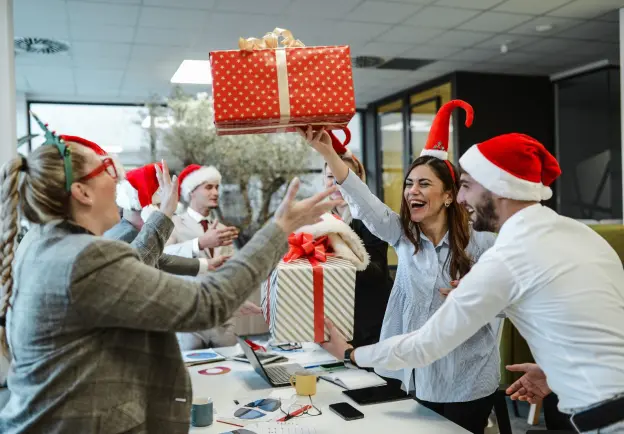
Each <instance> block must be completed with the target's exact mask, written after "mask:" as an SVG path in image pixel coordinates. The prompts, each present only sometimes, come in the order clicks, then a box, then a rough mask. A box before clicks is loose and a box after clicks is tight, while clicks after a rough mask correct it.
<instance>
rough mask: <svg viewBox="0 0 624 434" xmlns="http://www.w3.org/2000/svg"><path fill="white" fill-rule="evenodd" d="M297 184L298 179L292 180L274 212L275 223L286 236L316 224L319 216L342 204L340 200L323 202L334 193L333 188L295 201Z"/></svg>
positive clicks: (297, 189)
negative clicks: (303, 227) (302, 227)
mask: <svg viewBox="0 0 624 434" xmlns="http://www.w3.org/2000/svg"><path fill="white" fill-rule="evenodd" d="M299 184H300V181H299V178H295V179H293V180H292V182H291V183H290V185H289V186H288V191H286V196H285V197H284V199H283V200H282V203H281V204H280V206H279V207H278V208H277V211H275V223H276V224H277V225H278V226H279V227H281V228H282V230H283V231H284V232H286V233H287V234H290V233H291V232H294V231H296V230H297V229H299V228H300V227H301V226H305V225H311V224H314V223H318V222H319V221H320V220H321V219H320V217H321V215H323V214H325V213H326V212H329V211H330V210H331V209H333V208H334V207H336V206H340V205H342V204H343V203H344V201H342V200H327V201H326V200H325V199H327V198H328V197H329V196H330V195H331V194H332V193H334V192H336V190H337V188H336V187H335V186H334V187H331V188H328V189H327V190H325V191H323V192H321V193H317V194H315V195H314V196H312V197H309V198H307V199H304V200H300V201H296V200H295V197H296V195H297V191H299Z"/></svg>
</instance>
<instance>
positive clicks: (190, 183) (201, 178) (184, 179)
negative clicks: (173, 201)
mask: <svg viewBox="0 0 624 434" xmlns="http://www.w3.org/2000/svg"><path fill="white" fill-rule="evenodd" d="M178 181H179V184H178V193H179V194H180V198H181V199H183V200H184V201H185V202H187V203H188V202H189V201H190V200H191V192H192V191H193V190H195V189H196V188H197V187H199V186H200V185H201V184H203V183H204V182H214V183H216V184H220V183H221V173H219V171H218V170H217V168H216V167H214V166H200V165H199V164H191V165H189V166H187V167H185V168H184V170H182V172H180V176H179V177H178Z"/></svg>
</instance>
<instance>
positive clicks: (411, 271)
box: [302, 101, 500, 434]
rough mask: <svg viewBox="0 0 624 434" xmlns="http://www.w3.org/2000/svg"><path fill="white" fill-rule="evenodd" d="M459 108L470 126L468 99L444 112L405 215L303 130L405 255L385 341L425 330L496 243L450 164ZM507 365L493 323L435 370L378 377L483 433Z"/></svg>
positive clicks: (363, 211) (348, 194)
mask: <svg viewBox="0 0 624 434" xmlns="http://www.w3.org/2000/svg"><path fill="white" fill-rule="evenodd" d="M458 106H461V107H463V108H464V109H466V111H467V113H468V117H467V122H466V123H467V124H469V123H470V121H471V118H472V107H470V105H468V104H467V103H465V102H463V101H451V102H449V103H447V104H446V105H445V106H443V107H442V108H441V109H440V111H439V112H438V115H437V116H436V119H435V121H434V123H433V125H432V128H431V132H430V135H429V139H428V141H427V146H426V147H425V150H424V151H423V154H424V155H421V157H419V158H417V159H416V160H415V161H414V162H413V163H412V165H411V167H410V168H409V169H408V171H407V175H406V177H405V179H404V183H403V186H404V189H403V200H402V202H401V212H400V214H396V213H395V212H393V211H392V210H391V209H390V208H389V207H387V206H386V205H385V204H384V203H383V202H381V201H380V200H379V199H378V198H377V197H376V196H375V195H373V194H372V193H371V192H370V190H369V189H368V187H367V186H366V184H364V183H363V182H362V181H361V180H360V179H359V178H358V177H357V176H355V174H354V173H353V172H352V171H351V170H349V168H348V167H347V165H345V163H344V162H343V161H342V160H341V159H340V157H339V156H338V155H337V154H336V152H335V151H334V150H333V148H332V144H331V138H330V136H329V135H328V134H327V132H326V131H323V130H321V131H318V132H316V133H315V132H313V131H312V129H310V128H308V130H307V131H306V132H305V133H304V132H302V134H304V135H305V137H306V139H307V140H308V141H309V143H310V145H311V146H312V147H313V148H314V149H316V150H317V151H318V152H319V153H320V154H321V155H322V156H323V157H324V158H325V161H326V162H327V165H328V167H329V168H330V170H331V171H332V173H333V174H334V177H335V181H336V183H337V184H338V185H339V188H340V192H341V193H342V195H343V197H344V199H345V201H346V202H347V203H348V204H349V208H350V210H351V214H352V215H353V218H355V219H360V220H362V221H363V222H364V224H365V225H366V227H367V228H368V229H369V230H370V231H371V232H372V233H373V234H374V235H375V236H377V237H379V238H380V239H382V240H383V241H386V242H387V243H388V244H389V245H391V246H392V247H393V248H394V249H395V251H396V252H397V256H398V258H399V259H398V267H397V275H396V278H395V282H394V287H393V289H392V293H391V295H390V300H389V302H388V307H387V309H386V314H385V317H384V322H383V326H382V331H381V340H384V339H388V338H390V337H392V336H396V335H400V334H404V333H409V332H412V331H415V330H417V329H419V328H420V327H421V326H422V325H423V324H424V323H425V322H426V321H427V319H428V318H429V317H431V316H432V315H433V314H434V313H435V312H436V310H437V309H438V308H439V307H440V306H441V305H442V303H443V302H444V298H445V295H444V294H445V293H446V292H447V289H448V288H451V287H452V282H454V281H455V280H458V279H461V278H462V277H463V276H464V275H465V274H466V273H468V271H469V270H470V267H471V266H472V264H473V263H474V262H476V261H477V260H478V258H479V256H480V255H481V254H482V253H483V252H484V251H485V250H487V249H488V248H489V247H490V246H492V244H493V243H494V238H495V237H494V234H492V233H489V232H475V231H473V230H472V228H471V227H470V226H469V219H468V215H467V214H466V211H465V209H464V208H463V206H461V205H460V204H458V203H457V201H456V197H457V192H458V190H459V173H458V171H457V169H455V168H454V167H453V165H452V164H451V163H450V162H449V161H448V160H447V159H446V158H447V152H446V149H447V146H448V145H447V144H448V124H449V118H450V114H451V111H452V110H453V108H455V107H458ZM377 345H383V342H380V343H379V344H377ZM335 356H339V357H343V356H344V355H336V354H335ZM499 364H500V360H499V351H498V340H497V334H496V332H495V330H493V328H492V327H491V326H490V325H488V326H485V327H483V328H481V329H480V330H479V331H478V332H477V333H476V334H475V335H474V336H472V337H471V338H470V339H468V340H467V341H466V342H464V343H463V344H462V345H460V346H459V347H458V348H457V349H455V350H454V351H452V352H451V353H450V354H448V355H447V356H446V357H444V358H442V359H440V360H438V361H436V362H434V363H432V364H431V365H429V366H426V367H424V368H419V369H406V370H402V371H397V372H391V371H384V370H379V369H378V370H377V372H378V373H379V374H380V375H383V376H385V377H391V378H397V379H399V380H401V381H402V382H403V385H404V387H405V388H406V389H408V390H409V391H411V390H413V389H415V396H416V399H417V400H418V401H419V402H420V403H421V404H423V405H424V406H426V407H428V408H430V409H432V410H434V411H436V412H437V413H439V414H441V415H442V416H444V417H446V418H447V419H449V420H451V421H453V422H455V423H456V424H458V425H460V426H462V427H463V428H465V429H467V430H468V431H471V432H473V433H479V434H482V433H483V431H484V428H485V426H486V424H487V418H488V416H489V414H490V412H491V410H492V407H493V403H494V393H495V391H496V390H497V389H498V386H499V380H500V372H499V369H500V367H499Z"/></svg>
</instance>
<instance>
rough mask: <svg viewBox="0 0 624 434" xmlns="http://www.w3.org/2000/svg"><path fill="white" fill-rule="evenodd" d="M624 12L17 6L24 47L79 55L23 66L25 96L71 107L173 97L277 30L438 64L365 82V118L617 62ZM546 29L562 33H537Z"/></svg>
mask: <svg viewBox="0 0 624 434" xmlns="http://www.w3.org/2000/svg"><path fill="white" fill-rule="evenodd" d="M619 7H624V0H395V1H387V0H386V1H382V0H14V19H15V35H16V36H30V37H50V38H57V39H61V40H63V41H66V42H69V43H70V45H71V49H70V52H69V53H67V54H64V55H30V54H20V55H18V56H16V60H15V62H16V80H17V89H18V90H19V91H22V92H26V93H27V94H28V95H29V97H30V98H31V99H53V100H70V101H96V102H110V101H123V102H137V101H143V100H145V99H146V98H147V97H148V96H149V95H152V94H158V95H161V96H166V95H167V94H168V93H169V90H170V88H171V85H170V83H169V80H170V79H171V76H172V75H173V73H174V72H175V71H176V69H177V68H178V66H179V65H180V63H181V61H182V60H183V59H207V58H208V52H209V51H210V50H215V49H235V48H237V41H238V38H239V37H240V36H243V37H249V36H256V37H261V36H262V35H264V33H266V32H268V31H270V30H272V29H273V28H275V27H284V28H288V29H290V30H291V31H292V32H293V33H294V35H295V37H297V38H299V39H301V40H302V41H303V42H304V43H306V44H307V45H324V44H349V45H351V50H352V54H354V55H379V56H386V57H389V56H403V57H414V58H421V59H436V60H437V61H436V62H434V63H432V64H430V65H427V66H425V67H423V68H421V69H420V70H418V71H415V72H407V71H388V70H385V71H381V70H362V69H358V70H356V71H355V72H354V80H355V89H356V100H357V105H358V106H360V107H361V106H364V105H365V104H366V103H368V102H371V101H373V100H375V99H378V98H381V97H384V96H386V95H388V94H391V93H393V92H396V91H399V90H401V89H404V88H407V87H410V86H414V85H416V84H418V83H421V82H424V81H426V80H429V79H431V78H434V77H437V76H440V75H443V74H445V73H449V72H452V71H455V70H465V71H487V72H496V73H520V74H551V73H555V72H559V71H562V70H565V69H568V68H571V67H576V66H580V65H584V64H587V63H590V62H593V61H597V60H602V59H605V58H608V59H610V60H612V61H615V62H618V58H619V48H618V47H619V45H618V40H619V36H618V32H619V27H618V11H617V8H619ZM542 24H550V25H552V26H553V29H552V30H551V31H548V32H544V33H539V32H537V31H536V26H538V25H542ZM503 43H505V44H507V45H508V48H509V51H508V52H507V53H506V54H501V52H500V46H501V44H503ZM189 89H190V90H198V91H199V90H202V87H201V86H191V87H190V88H189Z"/></svg>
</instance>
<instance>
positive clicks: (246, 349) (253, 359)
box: [236, 336, 271, 384]
mask: <svg viewBox="0 0 624 434" xmlns="http://www.w3.org/2000/svg"><path fill="white" fill-rule="evenodd" d="M236 339H237V340H238V343H239V344H240V346H241V348H242V349H243V353H245V356H246V357H247V360H249V363H250V364H251V366H252V367H253V368H254V371H256V372H257V373H258V375H260V376H261V377H262V378H264V379H265V380H266V381H267V382H268V383H269V384H271V380H269V377H268V375H267V374H266V372H265V370H264V367H263V366H262V363H260V360H259V359H258V356H256V353H255V352H254V350H252V349H251V347H250V346H249V344H248V343H247V342H245V340H244V339H243V338H241V337H240V336H236Z"/></svg>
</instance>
